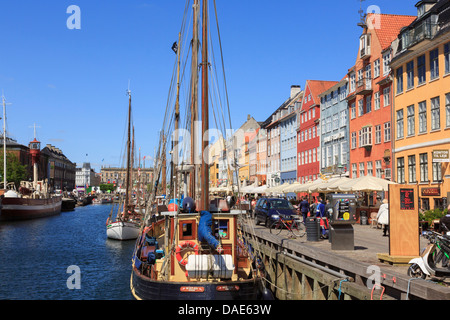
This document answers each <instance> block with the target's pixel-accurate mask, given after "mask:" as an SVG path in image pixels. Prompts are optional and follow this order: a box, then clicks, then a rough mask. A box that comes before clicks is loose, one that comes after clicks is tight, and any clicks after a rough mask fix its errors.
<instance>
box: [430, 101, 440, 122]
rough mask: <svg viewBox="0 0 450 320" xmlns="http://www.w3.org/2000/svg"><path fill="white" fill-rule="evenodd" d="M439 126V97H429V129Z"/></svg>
mask: <svg viewBox="0 0 450 320" xmlns="http://www.w3.org/2000/svg"><path fill="white" fill-rule="evenodd" d="M440 128H441V117H440V99H439V97H436V98H433V99H431V130H438V129H440Z"/></svg>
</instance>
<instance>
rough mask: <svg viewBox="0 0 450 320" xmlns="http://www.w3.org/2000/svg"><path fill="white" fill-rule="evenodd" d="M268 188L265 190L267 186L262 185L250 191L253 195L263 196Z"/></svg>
mask: <svg viewBox="0 0 450 320" xmlns="http://www.w3.org/2000/svg"><path fill="white" fill-rule="evenodd" d="M268 189H269V188H267V185H264V186H260V187H257V188H254V189H253V190H252V193H255V194H265V193H267V190H268Z"/></svg>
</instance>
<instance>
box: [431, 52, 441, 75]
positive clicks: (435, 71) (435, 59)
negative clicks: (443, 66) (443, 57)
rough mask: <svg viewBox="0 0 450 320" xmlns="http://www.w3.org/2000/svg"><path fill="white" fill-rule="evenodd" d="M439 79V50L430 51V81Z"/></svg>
mask: <svg viewBox="0 0 450 320" xmlns="http://www.w3.org/2000/svg"><path fill="white" fill-rule="evenodd" d="M436 78H439V48H436V49H434V50H432V51H430V79H431V80H433V79H436Z"/></svg>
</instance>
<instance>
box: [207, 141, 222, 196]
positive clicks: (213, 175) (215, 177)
mask: <svg viewBox="0 0 450 320" xmlns="http://www.w3.org/2000/svg"><path fill="white" fill-rule="evenodd" d="M224 148H225V141H224V139H223V138H222V137H220V138H219V139H218V140H217V141H216V142H215V143H214V144H213V145H212V146H211V147H210V149H209V184H210V187H217V186H218V185H219V159H220V155H221V153H222V151H223V150H224Z"/></svg>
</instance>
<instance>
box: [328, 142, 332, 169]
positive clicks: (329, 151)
mask: <svg viewBox="0 0 450 320" xmlns="http://www.w3.org/2000/svg"><path fill="white" fill-rule="evenodd" d="M332 164H333V149H332V147H331V146H328V147H327V167H329V166H331V165H332Z"/></svg>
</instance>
